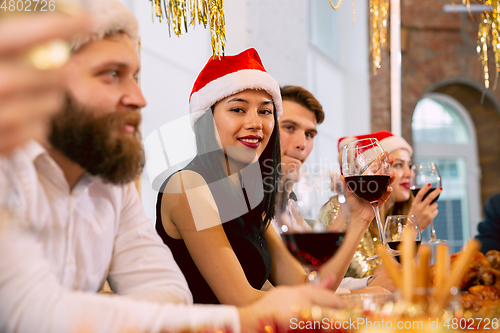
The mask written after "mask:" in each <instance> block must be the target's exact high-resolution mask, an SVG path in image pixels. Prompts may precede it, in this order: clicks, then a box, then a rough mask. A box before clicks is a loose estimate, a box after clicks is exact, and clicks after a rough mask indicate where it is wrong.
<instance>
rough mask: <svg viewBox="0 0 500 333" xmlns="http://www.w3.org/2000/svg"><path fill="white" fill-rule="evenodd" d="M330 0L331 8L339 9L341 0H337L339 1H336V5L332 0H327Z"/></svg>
mask: <svg viewBox="0 0 500 333" xmlns="http://www.w3.org/2000/svg"><path fill="white" fill-rule="evenodd" d="M328 1H330V5H331V6H332V8H333V9H339V7H340V4H341V3H342V0H339V2H338V3H337V5H336V6H335V5H334V4H333V2H332V0H328Z"/></svg>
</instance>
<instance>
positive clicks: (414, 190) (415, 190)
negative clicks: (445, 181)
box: [411, 187, 441, 204]
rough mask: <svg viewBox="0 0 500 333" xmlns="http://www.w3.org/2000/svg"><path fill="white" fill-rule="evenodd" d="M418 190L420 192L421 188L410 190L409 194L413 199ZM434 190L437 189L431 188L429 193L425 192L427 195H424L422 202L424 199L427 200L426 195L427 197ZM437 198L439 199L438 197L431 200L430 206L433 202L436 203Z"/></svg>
mask: <svg viewBox="0 0 500 333" xmlns="http://www.w3.org/2000/svg"><path fill="white" fill-rule="evenodd" d="M420 190H421V188H414V189H412V190H411V192H412V193H413V196H414V197H416V196H417V193H418V191H420ZM434 190H437V188H433V187H431V188H430V189H429V191H427V193H425V194H424V198H423V199H422V201H423V200H425V198H427V196H428V195H429V194H430V193H431V192H432V191H434ZM440 195H441V194H440ZM438 198H439V195H438V196H437V197H436V199H434V200H432V202H431V204H433V203H435V202H436V201H437V199H438Z"/></svg>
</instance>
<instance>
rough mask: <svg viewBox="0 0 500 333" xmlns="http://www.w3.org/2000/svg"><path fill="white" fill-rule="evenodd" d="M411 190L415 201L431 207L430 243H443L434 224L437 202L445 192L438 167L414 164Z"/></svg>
mask: <svg viewBox="0 0 500 333" xmlns="http://www.w3.org/2000/svg"><path fill="white" fill-rule="evenodd" d="M410 190H411V191H412V192H413V195H414V196H415V201H417V202H422V203H423V206H428V207H429V210H430V212H429V217H432V219H430V221H428V222H429V225H430V232H431V236H430V240H429V243H440V242H442V241H441V240H439V239H438V238H437V236H436V230H435V229H434V225H433V223H432V220H434V218H435V217H436V216H437V214H438V211H437V203H436V201H437V200H438V198H439V195H440V194H441V192H442V191H443V188H442V181H441V174H440V173H439V169H438V167H437V165H436V164H435V163H420V164H413V165H412V167H411V176H410ZM412 208H413V207H412ZM426 222H427V221H426ZM419 223H420V222H419Z"/></svg>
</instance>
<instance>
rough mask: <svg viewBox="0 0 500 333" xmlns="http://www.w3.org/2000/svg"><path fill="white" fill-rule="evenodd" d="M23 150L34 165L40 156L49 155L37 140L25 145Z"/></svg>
mask: <svg viewBox="0 0 500 333" xmlns="http://www.w3.org/2000/svg"><path fill="white" fill-rule="evenodd" d="M23 150H24V152H25V153H26V154H27V155H28V157H29V159H30V160H31V162H33V163H34V162H35V160H36V159H37V158H38V157H39V156H41V155H43V154H48V151H47V150H46V149H45V148H44V147H43V146H42V145H41V144H40V143H39V142H37V141H35V140H30V141H28V143H26V144H25V145H24V147H23Z"/></svg>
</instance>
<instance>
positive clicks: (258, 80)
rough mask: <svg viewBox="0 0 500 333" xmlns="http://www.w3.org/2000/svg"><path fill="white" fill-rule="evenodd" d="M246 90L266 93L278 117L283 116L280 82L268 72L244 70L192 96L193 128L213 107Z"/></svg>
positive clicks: (217, 81)
mask: <svg viewBox="0 0 500 333" xmlns="http://www.w3.org/2000/svg"><path fill="white" fill-rule="evenodd" d="M246 89H254V90H264V91H266V92H267V93H268V94H269V95H271V98H272V99H273V102H274V107H275V108H276V113H277V117H278V118H279V117H280V116H281V115H282V114H283V106H282V102H281V92H280V86H279V84H278V82H277V81H276V80H275V79H273V78H272V76H271V75H269V73H267V72H263V71H260V70H256V69H244V70H241V71H237V72H233V73H229V74H227V75H224V76H222V77H220V78H218V79H216V80H213V81H211V82H209V83H208V84H207V85H205V86H204V87H203V88H201V89H200V90H198V91H197V92H195V93H193V94H192V95H191V100H190V102H189V114H190V119H191V126H194V123H195V122H196V121H197V120H198V119H199V118H200V117H201V116H203V115H204V114H205V112H206V111H208V110H209V109H210V107H211V106H212V105H214V104H215V103H217V102H218V101H220V100H222V99H224V98H226V97H229V96H231V95H234V94H236V93H239V92H241V91H243V90H246Z"/></svg>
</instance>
